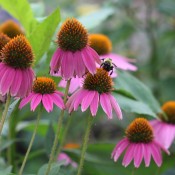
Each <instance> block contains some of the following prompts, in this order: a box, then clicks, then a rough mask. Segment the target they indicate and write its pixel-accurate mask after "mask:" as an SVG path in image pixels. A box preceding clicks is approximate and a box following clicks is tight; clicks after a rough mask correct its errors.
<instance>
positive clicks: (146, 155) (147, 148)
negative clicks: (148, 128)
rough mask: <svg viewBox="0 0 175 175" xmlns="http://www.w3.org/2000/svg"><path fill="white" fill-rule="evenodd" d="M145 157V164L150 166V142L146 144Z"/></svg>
mask: <svg viewBox="0 0 175 175" xmlns="http://www.w3.org/2000/svg"><path fill="white" fill-rule="evenodd" d="M143 158H144V160H145V166H146V167H149V165H150V161H151V151H150V143H147V144H144V154H143Z"/></svg>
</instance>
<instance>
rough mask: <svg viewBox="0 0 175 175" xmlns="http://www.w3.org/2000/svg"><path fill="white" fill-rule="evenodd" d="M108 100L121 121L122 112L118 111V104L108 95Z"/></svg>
mask: <svg viewBox="0 0 175 175" xmlns="http://www.w3.org/2000/svg"><path fill="white" fill-rule="evenodd" d="M109 98H110V102H111V105H112V107H113V108H114V111H115V113H116V114H117V116H118V118H119V119H120V120H121V119H122V118H123V117H122V111H121V109H120V106H119V104H118V103H117V101H116V99H115V98H114V97H113V96H112V95H110V94H109Z"/></svg>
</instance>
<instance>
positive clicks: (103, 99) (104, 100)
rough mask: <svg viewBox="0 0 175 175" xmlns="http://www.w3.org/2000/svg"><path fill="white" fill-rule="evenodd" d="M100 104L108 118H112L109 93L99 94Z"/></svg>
mask: <svg viewBox="0 0 175 175" xmlns="http://www.w3.org/2000/svg"><path fill="white" fill-rule="evenodd" d="M100 104H101V106H102V108H103V110H104V112H105V113H106V114H107V116H108V119H112V107H111V103H110V101H109V95H107V94H105V93H103V94H101V95H100Z"/></svg>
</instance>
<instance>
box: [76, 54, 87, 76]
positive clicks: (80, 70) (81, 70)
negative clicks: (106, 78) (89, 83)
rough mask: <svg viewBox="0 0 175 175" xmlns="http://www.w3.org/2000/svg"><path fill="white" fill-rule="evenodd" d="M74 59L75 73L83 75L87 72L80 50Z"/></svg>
mask: <svg viewBox="0 0 175 175" xmlns="http://www.w3.org/2000/svg"><path fill="white" fill-rule="evenodd" d="M74 59H75V60H74V66H75V73H76V75H77V76H78V77H82V76H83V75H84V74H85V71H86V68H85V65H84V63H83V58H82V55H81V52H80V51H76V52H75V53H74Z"/></svg>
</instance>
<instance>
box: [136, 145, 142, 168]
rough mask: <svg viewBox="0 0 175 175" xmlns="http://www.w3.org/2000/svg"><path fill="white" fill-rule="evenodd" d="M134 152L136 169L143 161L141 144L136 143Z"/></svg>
mask: <svg viewBox="0 0 175 175" xmlns="http://www.w3.org/2000/svg"><path fill="white" fill-rule="evenodd" d="M135 150H136V152H137V153H136V154H135V156H134V166H135V167H136V168H138V167H139V166H140V164H141V162H142V159H143V153H144V152H143V151H144V147H143V143H137V144H136V148H135Z"/></svg>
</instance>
